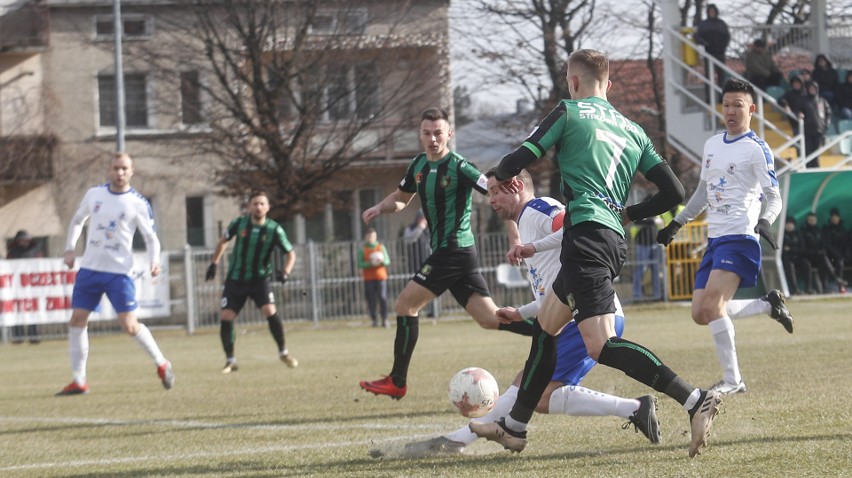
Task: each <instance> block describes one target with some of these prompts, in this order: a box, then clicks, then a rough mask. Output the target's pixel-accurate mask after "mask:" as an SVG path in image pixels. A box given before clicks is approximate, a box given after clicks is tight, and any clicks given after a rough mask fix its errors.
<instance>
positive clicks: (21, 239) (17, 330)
mask: <svg viewBox="0 0 852 478" xmlns="http://www.w3.org/2000/svg"><path fill="white" fill-rule="evenodd" d="M43 255H44V254H42V252H41V249H40V248H39V247H38V244H36V243H35V241H33V238H32V236H30V233H28V232H27V231H25V230H23V229H21V230H20V231H18V233H17V234H15V239H13V240H12V243H11V244H10V245H9V254H7V257H6V258H7V259H33V258H36V257H43ZM26 339H29V340H30V343H33V344H37V343H39V342H40V341H41V339H40V338H39V335H38V326H37V325H36V324H30V325H28V326H26V330H25V327H24V326H23V325H15V326H13V327H12V343H14V344H19V343H21V342H23V341H24V340H26Z"/></svg>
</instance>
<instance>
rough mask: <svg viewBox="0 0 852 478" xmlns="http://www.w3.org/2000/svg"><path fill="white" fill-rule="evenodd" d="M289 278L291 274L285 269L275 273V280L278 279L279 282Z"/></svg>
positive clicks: (284, 281)
mask: <svg viewBox="0 0 852 478" xmlns="http://www.w3.org/2000/svg"><path fill="white" fill-rule="evenodd" d="M289 278H290V274H288V273H287V272H285V271H281V272H279V273H278V274H276V275H275V280H277V281H278V282H280V283H282V284H284V283H286V282H287V279H289Z"/></svg>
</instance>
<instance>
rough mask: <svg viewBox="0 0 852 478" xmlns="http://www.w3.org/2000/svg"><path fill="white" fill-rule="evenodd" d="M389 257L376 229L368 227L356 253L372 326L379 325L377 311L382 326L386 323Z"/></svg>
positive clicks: (387, 325)
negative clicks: (361, 244) (362, 242)
mask: <svg viewBox="0 0 852 478" xmlns="http://www.w3.org/2000/svg"><path fill="white" fill-rule="evenodd" d="M389 265H390V257H388V251H387V249H385V246H384V244H382V243H380V242H379V240H378V236H377V234H376V229H375V228H373V227H370V228H368V229H367V232H365V233H364V244H363V246H362V247H361V250H360V251H359V253H358V268H360V269H361V275H362V276H363V278H364V294H365V295H366V296H367V307H368V308H369V310H370V319H371V320H372V322H373V327H378V326H379V312H381V317H382V327H389V326H390V325H389V324H388V266H389Z"/></svg>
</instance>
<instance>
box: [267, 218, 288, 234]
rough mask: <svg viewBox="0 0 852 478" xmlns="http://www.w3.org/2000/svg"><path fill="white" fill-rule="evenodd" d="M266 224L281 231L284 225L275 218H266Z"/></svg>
mask: <svg viewBox="0 0 852 478" xmlns="http://www.w3.org/2000/svg"><path fill="white" fill-rule="evenodd" d="M266 225H267V227H269V228H270V229H275V230H279V229H280V230H281V231H283V230H284V226H282V225H281V223H280V222H278V221H276V220H275V219H272V218H266Z"/></svg>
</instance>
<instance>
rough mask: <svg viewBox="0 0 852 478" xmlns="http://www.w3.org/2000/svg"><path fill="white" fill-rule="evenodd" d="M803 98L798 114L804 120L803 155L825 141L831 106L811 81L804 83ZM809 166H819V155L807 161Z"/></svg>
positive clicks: (816, 85)
mask: <svg viewBox="0 0 852 478" xmlns="http://www.w3.org/2000/svg"><path fill="white" fill-rule="evenodd" d="M805 93H806V94H805V99H804V100H803V101H802V109H801V111H799V116H800V117H801V118H802V119H803V120H804V127H805V156H810V155H811V154H812V153H814V152H816V151H817V150H818V149H819V148H821V147H822V145H823V144H824V143H825V132H826V131H828V125H829V124H831V106H830V105H829V104H828V101H826V100H825V98H823V97H821V96H820V95H819V85H818V84H817V83H816V82H814V81H811V82H809V83H805ZM807 166H808V167H809V168H818V167H819V156H815V157H814V158H812V159H811V160H810V161H808V164H807Z"/></svg>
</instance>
